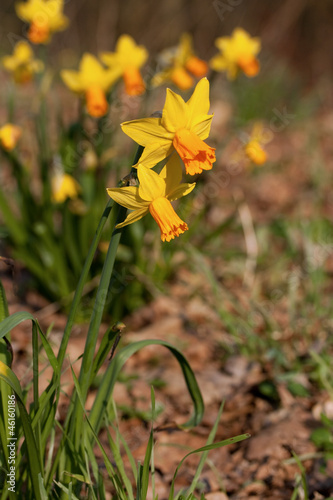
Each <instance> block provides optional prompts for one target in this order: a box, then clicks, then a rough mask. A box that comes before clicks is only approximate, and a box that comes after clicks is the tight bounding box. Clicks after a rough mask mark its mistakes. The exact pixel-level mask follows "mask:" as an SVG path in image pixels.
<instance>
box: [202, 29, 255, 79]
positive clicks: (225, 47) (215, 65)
mask: <svg viewBox="0 0 333 500" xmlns="http://www.w3.org/2000/svg"><path fill="white" fill-rule="evenodd" d="M215 45H216V46H217V48H218V49H219V50H220V51H221V53H220V54H218V55H216V56H214V57H213V58H212V59H211V61H210V66H211V68H212V69H214V70H215V71H226V72H227V77H228V78H229V80H234V79H235V78H236V76H237V74H238V72H239V71H240V70H242V71H243V72H244V73H245V75H246V76H249V77H253V76H256V75H257V74H258V73H259V69H260V65H259V61H258V59H257V58H256V55H257V54H258V53H259V52H260V48H261V44H260V40H259V38H251V36H250V35H249V34H248V33H247V32H246V31H245V30H243V29H242V28H236V29H235V30H234V31H233V32H232V34H231V37H227V36H223V37H220V38H217V39H216V41H215Z"/></svg>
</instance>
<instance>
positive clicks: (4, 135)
mask: <svg viewBox="0 0 333 500" xmlns="http://www.w3.org/2000/svg"><path fill="white" fill-rule="evenodd" d="M21 134H22V129H21V128H20V127H18V126H17V125H13V124H12V123H6V125H4V126H3V127H1V128H0V144H1V146H2V147H3V149H5V150H6V151H12V150H13V149H14V148H15V146H16V144H17V141H18V140H19V138H20V137H21Z"/></svg>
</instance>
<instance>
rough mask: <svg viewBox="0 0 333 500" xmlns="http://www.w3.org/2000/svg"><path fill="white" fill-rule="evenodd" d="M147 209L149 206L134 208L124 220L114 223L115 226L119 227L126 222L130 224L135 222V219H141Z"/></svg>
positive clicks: (125, 224)
mask: <svg viewBox="0 0 333 500" xmlns="http://www.w3.org/2000/svg"><path fill="white" fill-rule="evenodd" d="M148 211H149V208H148V206H147V208H141V209H139V210H134V212H131V213H130V214H128V216H127V217H126V219H125V220H124V222H121V223H120V224H117V225H116V228H118V229H120V228H121V227H124V226H127V225H128V224H132V223H133V222H136V221H137V220H140V219H142V217H144V216H145V215H146V214H147V213H148Z"/></svg>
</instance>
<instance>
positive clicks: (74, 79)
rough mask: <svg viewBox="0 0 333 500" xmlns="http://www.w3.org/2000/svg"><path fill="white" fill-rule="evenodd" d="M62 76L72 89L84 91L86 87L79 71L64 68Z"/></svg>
mask: <svg viewBox="0 0 333 500" xmlns="http://www.w3.org/2000/svg"><path fill="white" fill-rule="evenodd" d="M60 76H61V78H62V80H63V82H64V83H65V85H67V87H68V88H69V89H70V90H72V91H73V92H84V90H85V89H84V86H83V84H82V80H81V77H80V74H79V73H78V72H77V71H71V70H68V69H63V70H62V71H61V72H60Z"/></svg>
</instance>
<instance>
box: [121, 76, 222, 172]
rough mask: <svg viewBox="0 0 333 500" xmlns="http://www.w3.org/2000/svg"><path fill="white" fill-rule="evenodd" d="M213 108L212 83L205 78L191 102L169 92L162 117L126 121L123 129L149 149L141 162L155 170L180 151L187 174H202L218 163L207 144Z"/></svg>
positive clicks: (199, 84)
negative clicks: (171, 155)
mask: <svg viewBox="0 0 333 500" xmlns="http://www.w3.org/2000/svg"><path fill="white" fill-rule="evenodd" d="M209 106H210V104H209V82H208V80H207V78H202V79H201V80H200V82H199V83H198V84H197V86H196V87H195V89H194V92H193V94H192V96H191V98H190V99H189V100H188V101H187V102H184V100H183V99H182V98H181V97H180V96H179V95H178V94H175V93H174V92H172V90H170V89H167V96H166V100H165V105H164V108H163V113H162V118H142V119H141V120H133V121H130V122H125V123H123V124H122V129H123V131H124V132H125V134H127V135H129V136H130V137H131V138H132V139H133V140H134V141H136V142H137V143H138V144H140V145H141V146H144V147H145V149H144V152H143V154H142V156H141V158H140V163H144V164H145V165H146V166H148V167H153V166H155V165H156V164H157V163H158V162H159V161H161V160H163V159H164V158H166V157H167V156H168V155H169V154H171V153H172V152H173V151H174V150H175V149H176V150H177V152H178V154H179V156H180V157H181V159H182V160H183V162H184V164H185V168H186V173H188V174H190V175H194V174H200V173H201V172H202V171H203V170H210V169H211V168H212V166H213V163H214V162H215V149H214V148H211V147H209V146H207V144H206V143H205V142H204V139H206V138H207V137H208V135H209V131H210V126H211V121H212V118H213V115H208V114H207V113H208V111H209Z"/></svg>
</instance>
